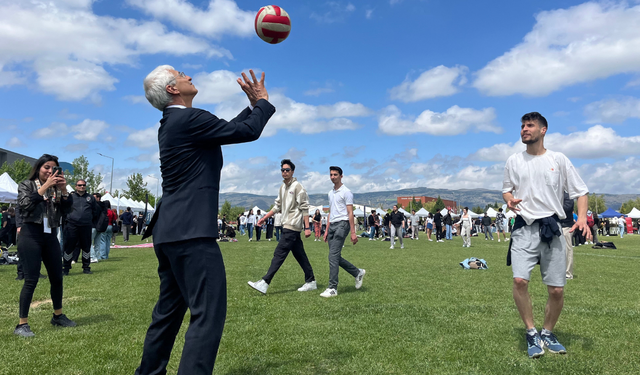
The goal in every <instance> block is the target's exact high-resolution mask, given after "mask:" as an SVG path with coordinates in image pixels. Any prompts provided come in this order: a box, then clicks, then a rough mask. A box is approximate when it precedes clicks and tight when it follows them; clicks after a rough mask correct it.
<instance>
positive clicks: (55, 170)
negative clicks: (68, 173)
mask: <svg viewBox="0 0 640 375" xmlns="http://www.w3.org/2000/svg"><path fill="white" fill-rule="evenodd" d="M56 173H58V176H62V173H63V172H62V168H61V167H53V170H52V171H51V174H53V175H55V174H56Z"/></svg>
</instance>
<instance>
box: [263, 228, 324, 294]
mask: <svg viewBox="0 0 640 375" xmlns="http://www.w3.org/2000/svg"><path fill="white" fill-rule="evenodd" d="M289 252H292V253H293V257H294V258H296V260H297V261H298V264H299V265H300V267H301V268H302V270H303V271H304V282H305V283H308V282H311V281H314V280H315V279H316V278H315V276H314V275H313V268H311V263H310V262H309V258H307V253H305V252H304V245H303V243H302V239H301V238H300V232H296V231H295V230H291V229H282V235H281V236H280V241H279V242H278V246H276V249H275V250H274V252H273V258H272V259H271V266H269V270H268V271H267V274H266V275H264V277H263V278H262V280H264V281H266V282H267V284H271V280H272V279H273V277H274V276H275V275H276V272H278V270H279V269H280V267H281V266H282V263H284V260H285V259H287V256H288V255H289Z"/></svg>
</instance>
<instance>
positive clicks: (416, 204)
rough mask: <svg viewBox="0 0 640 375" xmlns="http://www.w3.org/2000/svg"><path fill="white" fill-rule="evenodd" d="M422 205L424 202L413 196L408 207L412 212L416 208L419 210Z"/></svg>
mask: <svg viewBox="0 0 640 375" xmlns="http://www.w3.org/2000/svg"><path fill="white" fill-rule="evenodd" d="M422 207H423V205H422V202H420V201H417V200H416V198H415V197H412V198H411V203H410V204H409V206H408V207H407V208H408V210H407V211H409V212H411V210H416V212H418V211H419V210H420V209H421V208H422Z"/></svg>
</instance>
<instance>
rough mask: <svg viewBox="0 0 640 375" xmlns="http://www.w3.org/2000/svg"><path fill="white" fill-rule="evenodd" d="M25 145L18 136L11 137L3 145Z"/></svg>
mask: <svg viewBox="0 0 640 375" xmlns="http://www.w3.org/2000/svg"><path fill="white" fill-rule="evenodd" d="M25 146H26V145H25V144H24V143H23V142H22V141H21V140H20V139H19V138H18V137H11V138H10V139H9V140H8V141H7V143H6V144H5V147H7V148H18V147H25Z"/></svg>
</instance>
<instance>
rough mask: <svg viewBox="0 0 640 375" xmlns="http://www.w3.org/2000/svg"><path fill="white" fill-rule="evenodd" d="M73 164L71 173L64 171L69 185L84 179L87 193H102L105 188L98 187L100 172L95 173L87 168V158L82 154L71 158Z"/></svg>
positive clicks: (100, 177) (100, 181)
mask: <svg viewBox="0 0 640 375" xmlns="http://www.w3.org/2000/svg"><path fill="white" fill-rule="evenodd" d="M71 165H72V166H73V173H71V172H70V171H64V175H65V178H66V179H67V183H68V184H69V185H71V186H75V183H76V181H78V180H85V181H86V182H87V191H88V192H89V193H100V194H104V193H105V190H104V189H101V188H100V184H101V183H102V179H103V176H102V174H100V173H98V174H96V173H95V172H94V171H93V170H91V169H89V159H87V158H86V157H85V156H84V155H81V156H80V157H77V158H75V159H73V161H72V162H71Z"/></svg>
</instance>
